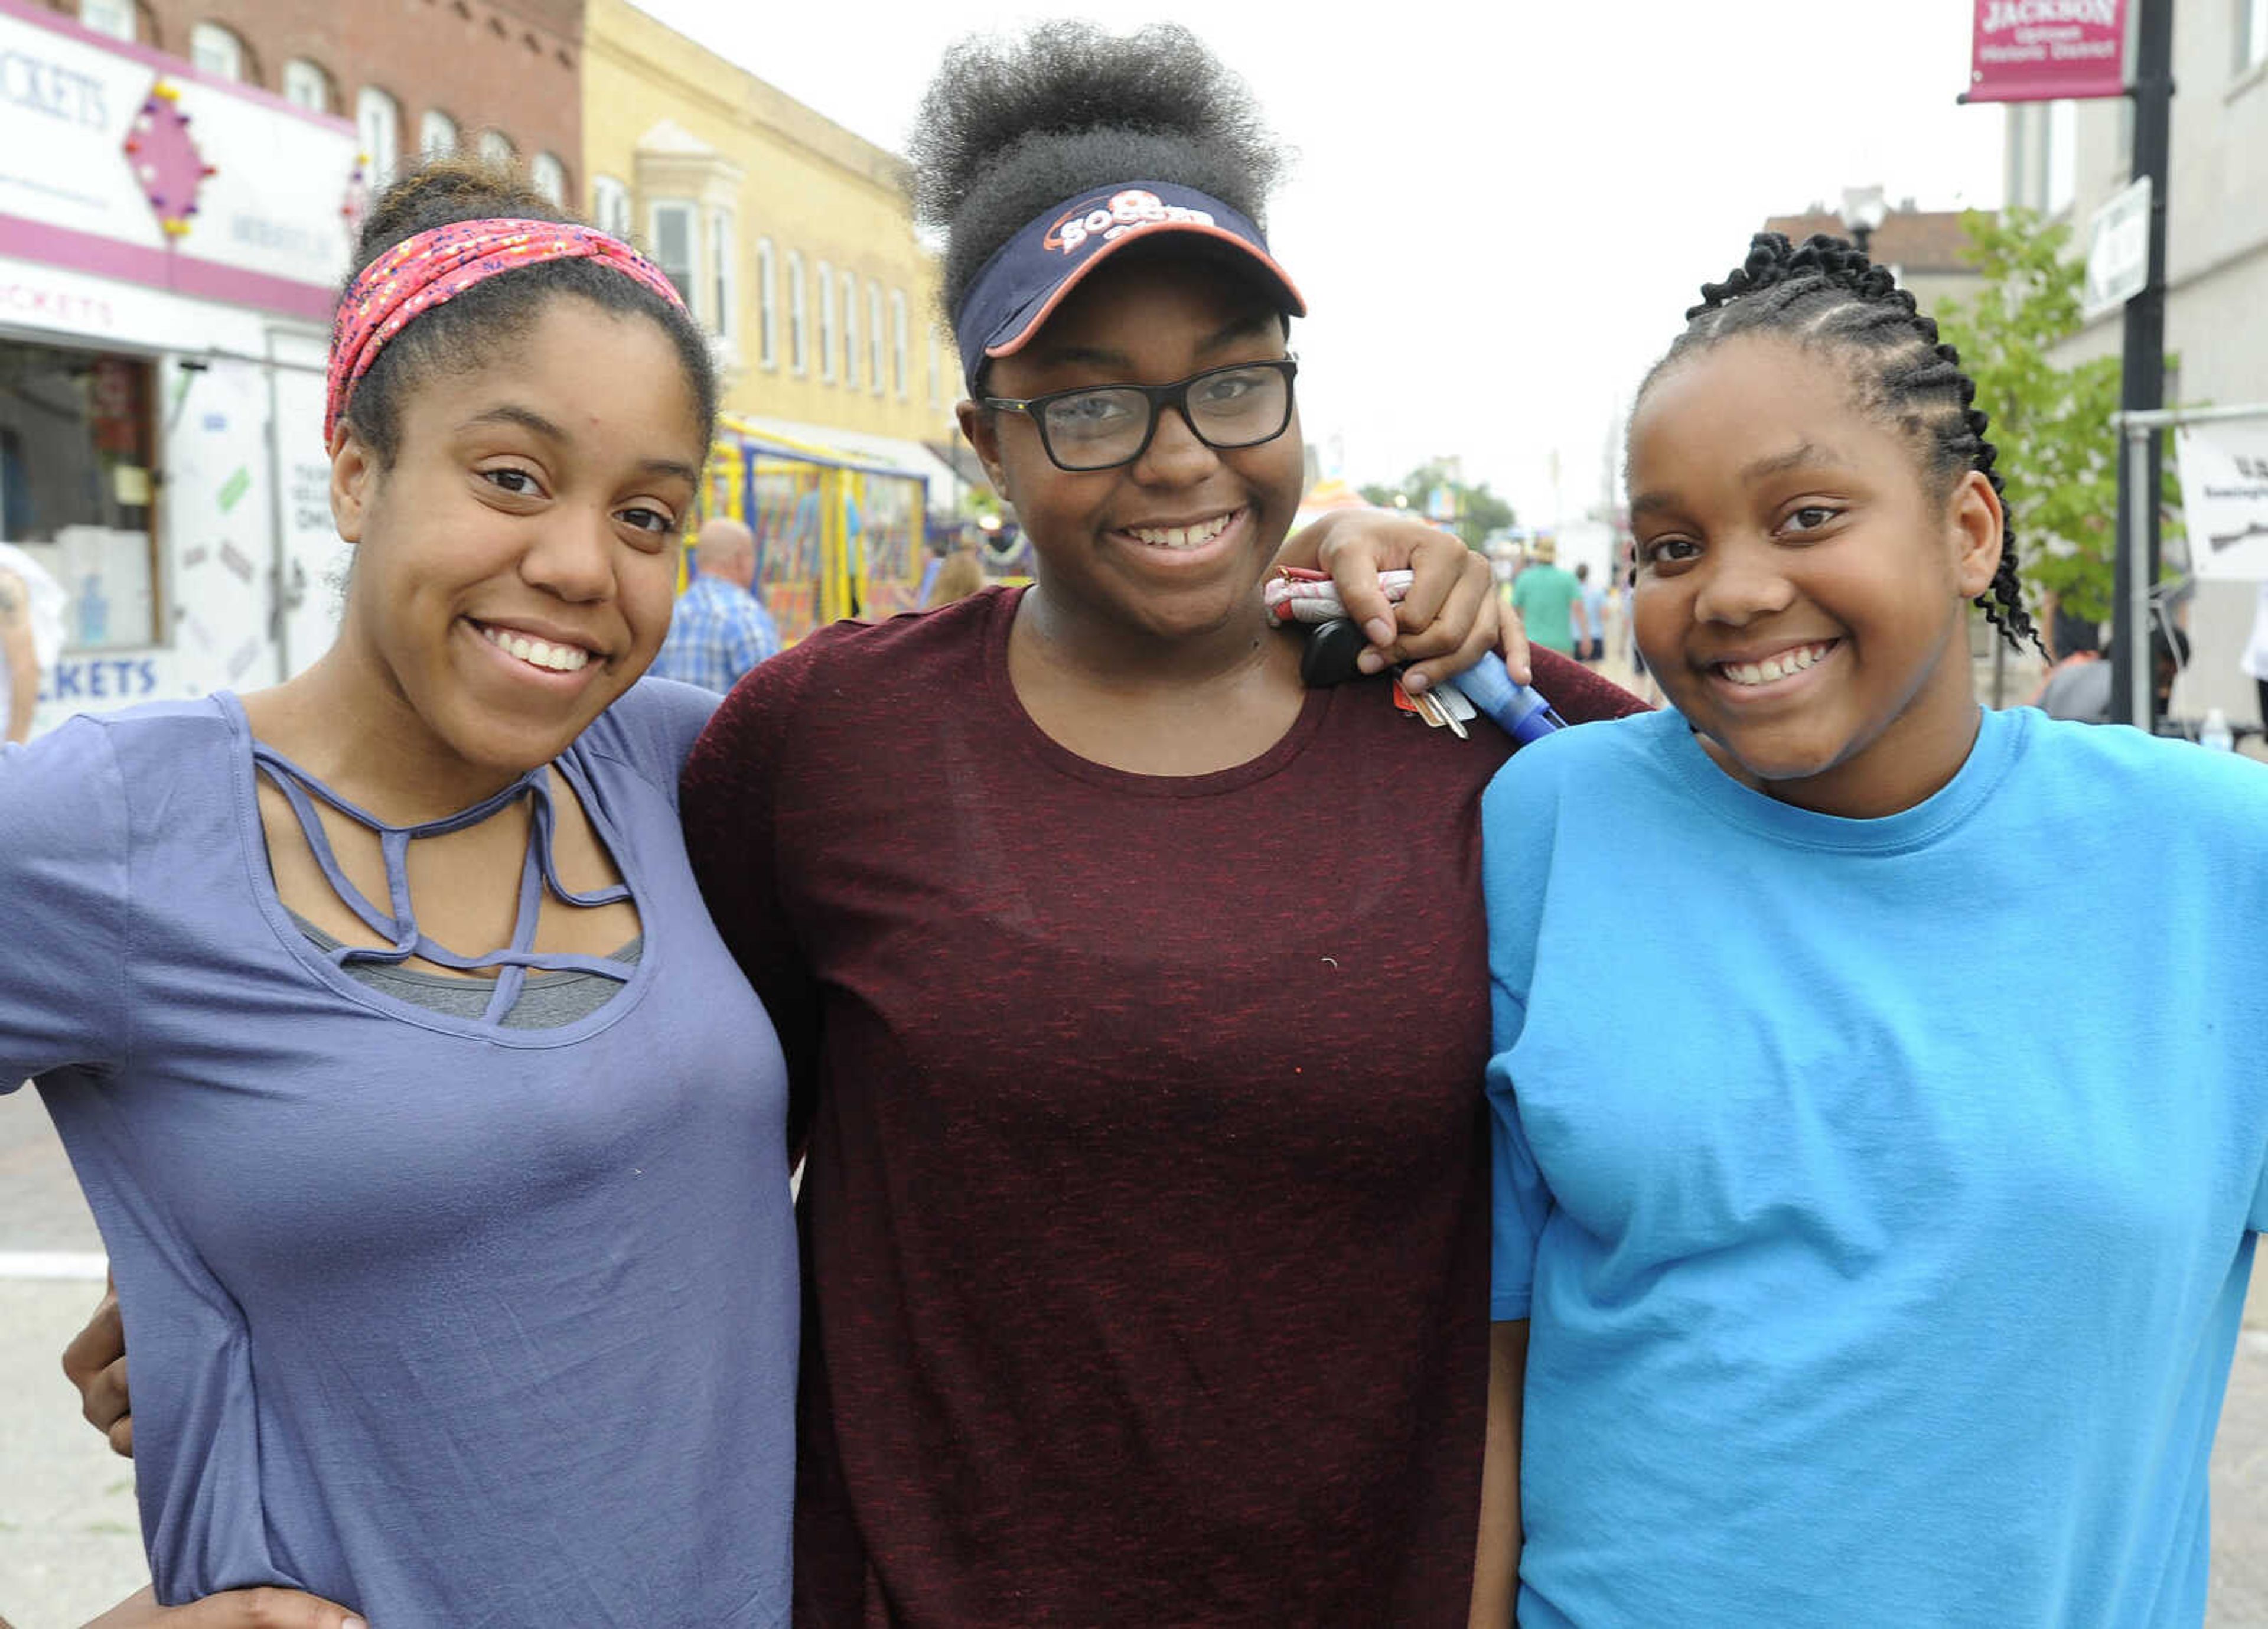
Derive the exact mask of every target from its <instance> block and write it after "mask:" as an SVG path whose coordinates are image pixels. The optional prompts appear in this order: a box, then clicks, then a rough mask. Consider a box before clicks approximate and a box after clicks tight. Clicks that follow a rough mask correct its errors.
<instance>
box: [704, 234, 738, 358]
mask: <svg viewBox="0 0 2268 1629" xmlns="http://www.w3.org/2000/svg"><path fill="white" fill-rule="evenodd" d="M708 248H709V326H710V328H711V329H713V330H714V331H715V333H716V335H717V337H718V338H719V339H723V340H730V339H731V338H733V335H735V333H736V332H737V331H738V329H739V327H740V324H739V323H738V321H736V319H737V318H738V316H739V314H740V313H739V312H738V311H737V309H736V308H735V303H736V301H737V299H738V298H739V291H738V290H737V289H735V288H734V287H733V216H732V212H731V211H730V210H710V211H709V244H708Z"/></svg>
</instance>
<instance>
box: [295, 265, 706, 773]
mask: <svg viewBox="0 0 2268 1629" xmlns="http://www.w3.org/2000/svg"><path fill="white" fill-rule="evenodd" d="M496 349H497V355H496V356H495V357H492V358H490V359H487V360H485V361H484V362H483V364H482V366H481V367H480V368H479V369H478V370H476V371H471V372H442V373H439V374H438V375H436V376H435V377H433V378H432V379H431V380H429V381H427V382H426V383H425V384H424V385H423V387H420V388H419V389H417V390H416V392H415V393H414V394H411V395H410V396H409V398H408V399H407V401H406V402H405V403H404V404H403V407H402V409H401V431H400V442H399V446H398V447H397V450H396V454H395V457H394V462H393V463H392V465H391V466H390V467H382V466H381V465H380V463H379V461H378V460H377V458H376V457H375V456H374V455H373V454H372V453H370V452H369V451H368V450H367V449H365V448H364V447H363V446H361V445H360V443H358V442H357V440H355V439H353V437H352V436H351V435H349V434H344V433H342V436H341V438H340V440H339V443H338V445H337V446H336V449H335V452H334V453H333V458H332V510H333V513H334V515H335V518H336V519H337V521H338V525H339V534H340V535H341V536H342V537H343V538H345V539H346V540H347V541H348V542H351V543H354V544H355V545H357V553H356V564H355V573H354V578H353V581H352V585H351V586H350V589H349V593H348V600H347V607H346V617H345V621H344V623H343V624H342V628H341V630H340V635H339V645H338V648H337V650H336V652H335V659H336V660H341V661H342V662H344V663H346V664H347V665H348V666H349V667H350V669H351V671H352V672H353V673H354V674H356V676H357V680H358V681H359V682H360V685H361V687H362V688H363V689H364V690H365V691H366V692H368V693H369V694H370V696H371V698H372V701H373V702H374V703H376V704H379V705H382V706H386V707H387V708H388V709H389V710H390V711H391V712H392V713H393V714H394V719H393V720H392V722H393V723H394V726H395V729H394V734H395V735H396V736H397V737H399V736H400V735H401V734H403V733H407V734H408V735H409V736H410V737H411V738H413V739H415V740H416V741H417V743H418V745H420V746H422V747H423V748H426V749H428V750H430V751H431V753H432V754H433V755H434V756H435V757H436V758H437V759H438V760H440V761H443V762H444V763H451V764H453V765H455V766H462V767H465V768H468V769H471V770H475V771H476V772H492V773H493V774H497V775H505V776H508V775H511V774H517V773H519V772H520V771H522V770H527V769H530V768H533V767H534V765H536V764H539V763H546V762H549V760H550V759H551V758H553V757H556V756H557V755H558V754H559V752H560V751H561V750H562V749H563V748H565V747H566V746H567V744H568V743H569V742H570V741H573V740H574V738H575V737H576V736H577V735H578V734H579V733H581V732H582V730H583V728H584V726H586V725H588V724H589V723H590V722H591V720H592V719H594V718H596V717H597V716H598V715H599V714H600V712H601V711H604V710H605V709H606V707H607V706H608V704H610V703H612V702H613V701H614V700H615V697H618V696H620V695H621V694H622V691H623V690H625V689H628V688H629V687H630V684H631V683H632V682H634V681H635V680H636V679H637V676H638V675H639V674H641V673H643V672H644V670H645V667H646V665H647V664H648V663H649V662H651V661H652V660H653V656H654V653H655V652H656V651H657V650H659V648H660V645H661V641H662V638H663V636H664V634H666V632H667V630H668V627H669V615H670V606H671V601H672V595H673V593H674V589H675V586H676V571H677V560H676V550H675V549H674V543H675V542H676V539H677V536H678V534H679V533H680V531H681V528H682V526H683V522H684V517H685V514H686V512H688V510H689V508H690V507H691V505H692V504H693V502H694V497H695V491H696V483H697V482H698V479H699V469H700V464H701V461H702V458H703V453H704V452H705V448H704V447H703V441H702V425H701V423H700V418H699V414H698V409H697V408H696V404H695V400H694V397H693V394H692V393H691V391H690V389H689V386H688V383H687V380H686V377H685V372H684V369H683V366H682V365H681V363H680V361H679V358H678V356H677V353H676V351H675V350H674V347H673V345H672V343H671V342H670V341H669V339H668V338H667V337H666V335H664V334H663V333H662V332H661V330H660V329H659V327H657V326H656V325H655V324H654V323H652V322H651V321H646V320H644V319H643V318H640V317H635V316H620V315H615V314H614V313H608V312H605V311H602V310H600V308H599V307H597V306H593V305H592V304H590V303H589V302H588V301H585V300H582V299H576V298H573V297H571V296H555V297H554V298H553V299H551V300H550V301H549V303H548V304H547V305H546V306H544V307H543V308H542V310H541V313H539V314H538V315H537V317H536V319H535V321H534V323H533V324H532V325H531V326H530V328H529V329H528V331H527V334H526V335H523V336H521V337H520V338H519V339H517V340H515V341H514V342H513V343H511V344H509V345H503V346H499V347H497V348H496Z"/></svg>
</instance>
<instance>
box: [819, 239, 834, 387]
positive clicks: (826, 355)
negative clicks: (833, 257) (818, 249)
mask: <svg viewBox="0 0 2268 1629" xmlns="http://www.w3.org/2000/svg"><path fill="white" fill-rule="evenodd" d="M819 377H820V378H821V379H823V380H827V381H828V383H829V384H833V383H834V382H835V268H834V267H832V266H830V265H828V263H827V262H825V261H821V262H819Z"/></svg>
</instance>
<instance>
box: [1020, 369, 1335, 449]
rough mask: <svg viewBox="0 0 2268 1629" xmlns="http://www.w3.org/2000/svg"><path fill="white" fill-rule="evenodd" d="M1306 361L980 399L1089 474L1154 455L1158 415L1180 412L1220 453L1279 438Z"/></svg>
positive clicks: (1200, 437)
mask: <svg viewBox="0 0 2268 1629" xmlns="http://www.w3.org/2000/svg"><path fill="white" fill-rule="evenodd" d="M1299 372H1300V363H1299V359H1298V358H1297V357H1284V358H1283V359H1281V360H1280V361H1275V362H1235V363H1231V364H1230V365H1228V366H1226V367H1219V368H1207V369H1206V370H1205V371H1204V372H1202V373H1192V374H1190V375H1189V377H1188V378H1187V379H1184V380H1175V382H1174V383H1173V384H1170V385H1090V386H1088V387H1086V389H1083V390H1051V391H1049V393H1048V394H1046V395H1044V396H1032V397H1029V398H1027V399H1025V400H1023V401H1018V400H1015V399H1013V398H1012V397H1008V396H984V397H982V398H980V400H982V401H983V404H984V405H985V406H986V407H989V408H998V409H1000V410H1001V411H1002V412H1004V413H1021V414H1023V415H1024V416H1026V417H1027V418H1029V419H1030V420H1031V421H1032V423H1033V424H1034V426H1035V427H1036V428H1037V429H1038V431H1039V432H1040V446H1042V448H1043V449H1044V450H1045V451H1046V453H1047V455H1048V460H1049V462H1050V463H1052V464H1054V465H1055V467H1056V468H1058V469H1068V470H1071V471H1074V472H1077V473H1081V474H1084V473H1087V472H1090V471H1093V470H1097V469H1116V468H1119V466H1121V465H1123V464H1130V463H1132V462H1133V461H1135V460H1136V459H1138V458H1139V457H1141V456H1142V454H1143V453H1146V452H1148V451H1149V450H1150V442H1151V440H1152V439H1153V438H1154V437H1155V436H1156V435H1157V433H1158V416H1159V415H1160V414H1161V413H1163V412H1164V411H1165V410H1166V409H1167V408H1177V409H1180V410H1181V415H1182V421H1183V422H1184V423H1186V424H1188V425H1189V433H1190V434H1191V435H1193V436H1195V437H1197V439H1198V440H1200V441H1202V442H1204V444H1205V445H1206V446H1209V447H1211V448H1213V449H1215V450H1216V451H1218V452H1233V451H1234V450H1235V449H1236V448H1238V447H1246V446H1259V445H1260V444H1261V443H1262V442H1263V441H1273V440H1274V439H1276V438H1277V437H1278V436H1280V435H1282V434H1283V433H1284V431H1285V429H1287V428H1288V427H1289V426H1290V424H1291V423H1292V380H1293V379H1294V378H1296V377H1297V376H1298V374H1299Z"/></svg>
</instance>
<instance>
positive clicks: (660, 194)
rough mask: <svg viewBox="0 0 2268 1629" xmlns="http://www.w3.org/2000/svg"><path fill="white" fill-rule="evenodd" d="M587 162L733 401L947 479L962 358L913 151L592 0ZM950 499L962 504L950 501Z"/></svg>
mask: <svg viewBox="0 0 2268 1629" xmlns="http://www.w3.org/2000/svg"><path fill="white" fill-rule="evenodd" d="M583 41H584V54H583V143H584V148H583V169H582V173H583V174H584V175H585V177H587V178H588V186H589V196H588V198H587V200H586V203H587V205H588V208H589V210H590V213H591V216H592V218H593V220H595V221H596V222H597V223H598V224H599V225H600V226H602V227H605V228H606V229H608V231H611V232H616V233H617V234H620V235H626V236H629V237H631V238H633V239H635V240H637V243H638V244H639V245H640V246H641V247H643V248H644V249H645V251H646V252H647V253H648V254H650V255H652V257H653V258H654V259H655V260H656V261H657V262H659V264H660V265H661V267H662V268H663V269H664V270H666V272H668V273H669V275H670V276H671V278H672V279H673V280H674V281H675V282H676V283H677V284H678V286H679V289H680V290H681V291H682V292H683V293H684V295H685V297H686V300H687V303H688V304H689V306H691V307H692V308H693V310H694V311H695V313H696V314H698V316H699V317H700V319H701V321H702V322H703V325H704V326H705V327H707V328H709V330H710V332H711V334H712V335H715V339H716V346H717V353H718V360H719V362H720V363H721V365H722V369H721V371H722V376H723V380H724V383H725V394H724V402H725V411H726V412H728V413H732V414H736V415H739V416H743V417H746V418H748V419H751V420H754V421H755V422H757V423H758V424H761V425H762V426H764V427H766V428H770V429H773V430H777V431H783V432H784V433H788V434H791V435H800V436H802V437H804V438H805V439H817V440H821V441H825V442H828V443H830V444H832V445H834V446H837V447H840V448H843V449H844V450H846V451H850V452H853V453H860V454H863V455H865V456H869V457H880V458H887V460H888V461H890V462H892V463H895V464H897V465H899V466H900V467H903V468H919V469H920V470H921V471H922V472H923V473H925V474H929V475H932V476H933V477H936V479H934V480H933V481H932V496H931V502H932V505H933V507H934V508H935V509H937V510H946V505H947V504H948V503H949V497H948V492H949V485H948V477H949V473H950V472H949V471H948V470H947V469H946V467H945V466H943V465H942V464H940V463H939V462H938V461H937V460H936V459H935V458H934V457H933V456H932V454H931V453H929V452H928V451H927V450H925V449H924V447H923V446H922V443H924V442H938V443H949V442H950V439H951V438H952V436H953V433H954V431H953V415H952V408H953V403H954V402H955V401H956V400H958V398H959V396H960V394H961V392H960V386H959V381H958V380H957V378H956V377H955V375H956V372H957V368H958V364H957V362H956V360H955V358H954V353H953V349H952V347H951V345H950V344H948V343H946V341H945V338H944V336H943V335H942V334H941V333H940V332H939V328H938V325H937V322H936V319H935V315H934V313H935V311H936V306H937V293H936V290H937V268H936V262H935V260H934V257H933V256H932V255H931V254H929V253H928V252H927V251H925V250H924V248H923V247H922V246H921V244H920V242H919V240H917V238H916V237H915V235H914V228H913V222H912V218H911V216H910V214H909V210H908V208H907V205H906V203H905V199H904V195H903V194H902V191H901V189H900V178H901V176H902V173H903V172H904V160H903V159H902V158H899V157H898V156H897V155H896V154H895V153H892V152H889V151H886V150H885V149H882V148H880V147H877V146H875V145H874V144H872V143H871V142H867V141H865V140H863V139H862V138H860V137H859V136H854V135H852V134H851V132H850V131H848V130H846V129H843V128H842V127H840V126H839V125H836V124H833V123H830V122H828V121H827V120H825V119H823V118H821V116H820V115H819V114H815V113H814V112H813V111H812V110H811V109H810V108H808V107H804V106H803V105H802V104H801V103H799V102H797V101H795V100H792V98H790V97H788V96H786V95H785V94H784V93H783V92H780V91H778V90H777V89H775V88H774V87H773V86H771V85H767V84H766V83H764V81H762V79H759V78H757V77H755V75H753V74H750V73H748V72H747V71H745V70H742V69H740V68H737V67H734V66H733V64H732V63H727V62H725V61H724V60H723V59H722V58H720V57H718V55H715V54H714V53H713V52H711V51H709V50H707V49H705V48H703V47H702V46H700V45H699V44H697V43H696V42H695V41H691V40H689V39H687V38H686V37H685V36H684V35H682V34H681V33H676V32H675V31H674V30H673V29H670V28H668V27H666V26H663V25H662V24H660V23H659V22H657V21H655V20H654V19H653V18H651V17H648V16H647V15H646V14H645V13H644V12H643V11H639V10H638V9H637V7H636V6H634V5H631V4H629V0H590V3H589V5H588V8H587V11H586V13H585V22H584V36H583ZM948 512H949V511H948Z"/></svg>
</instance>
